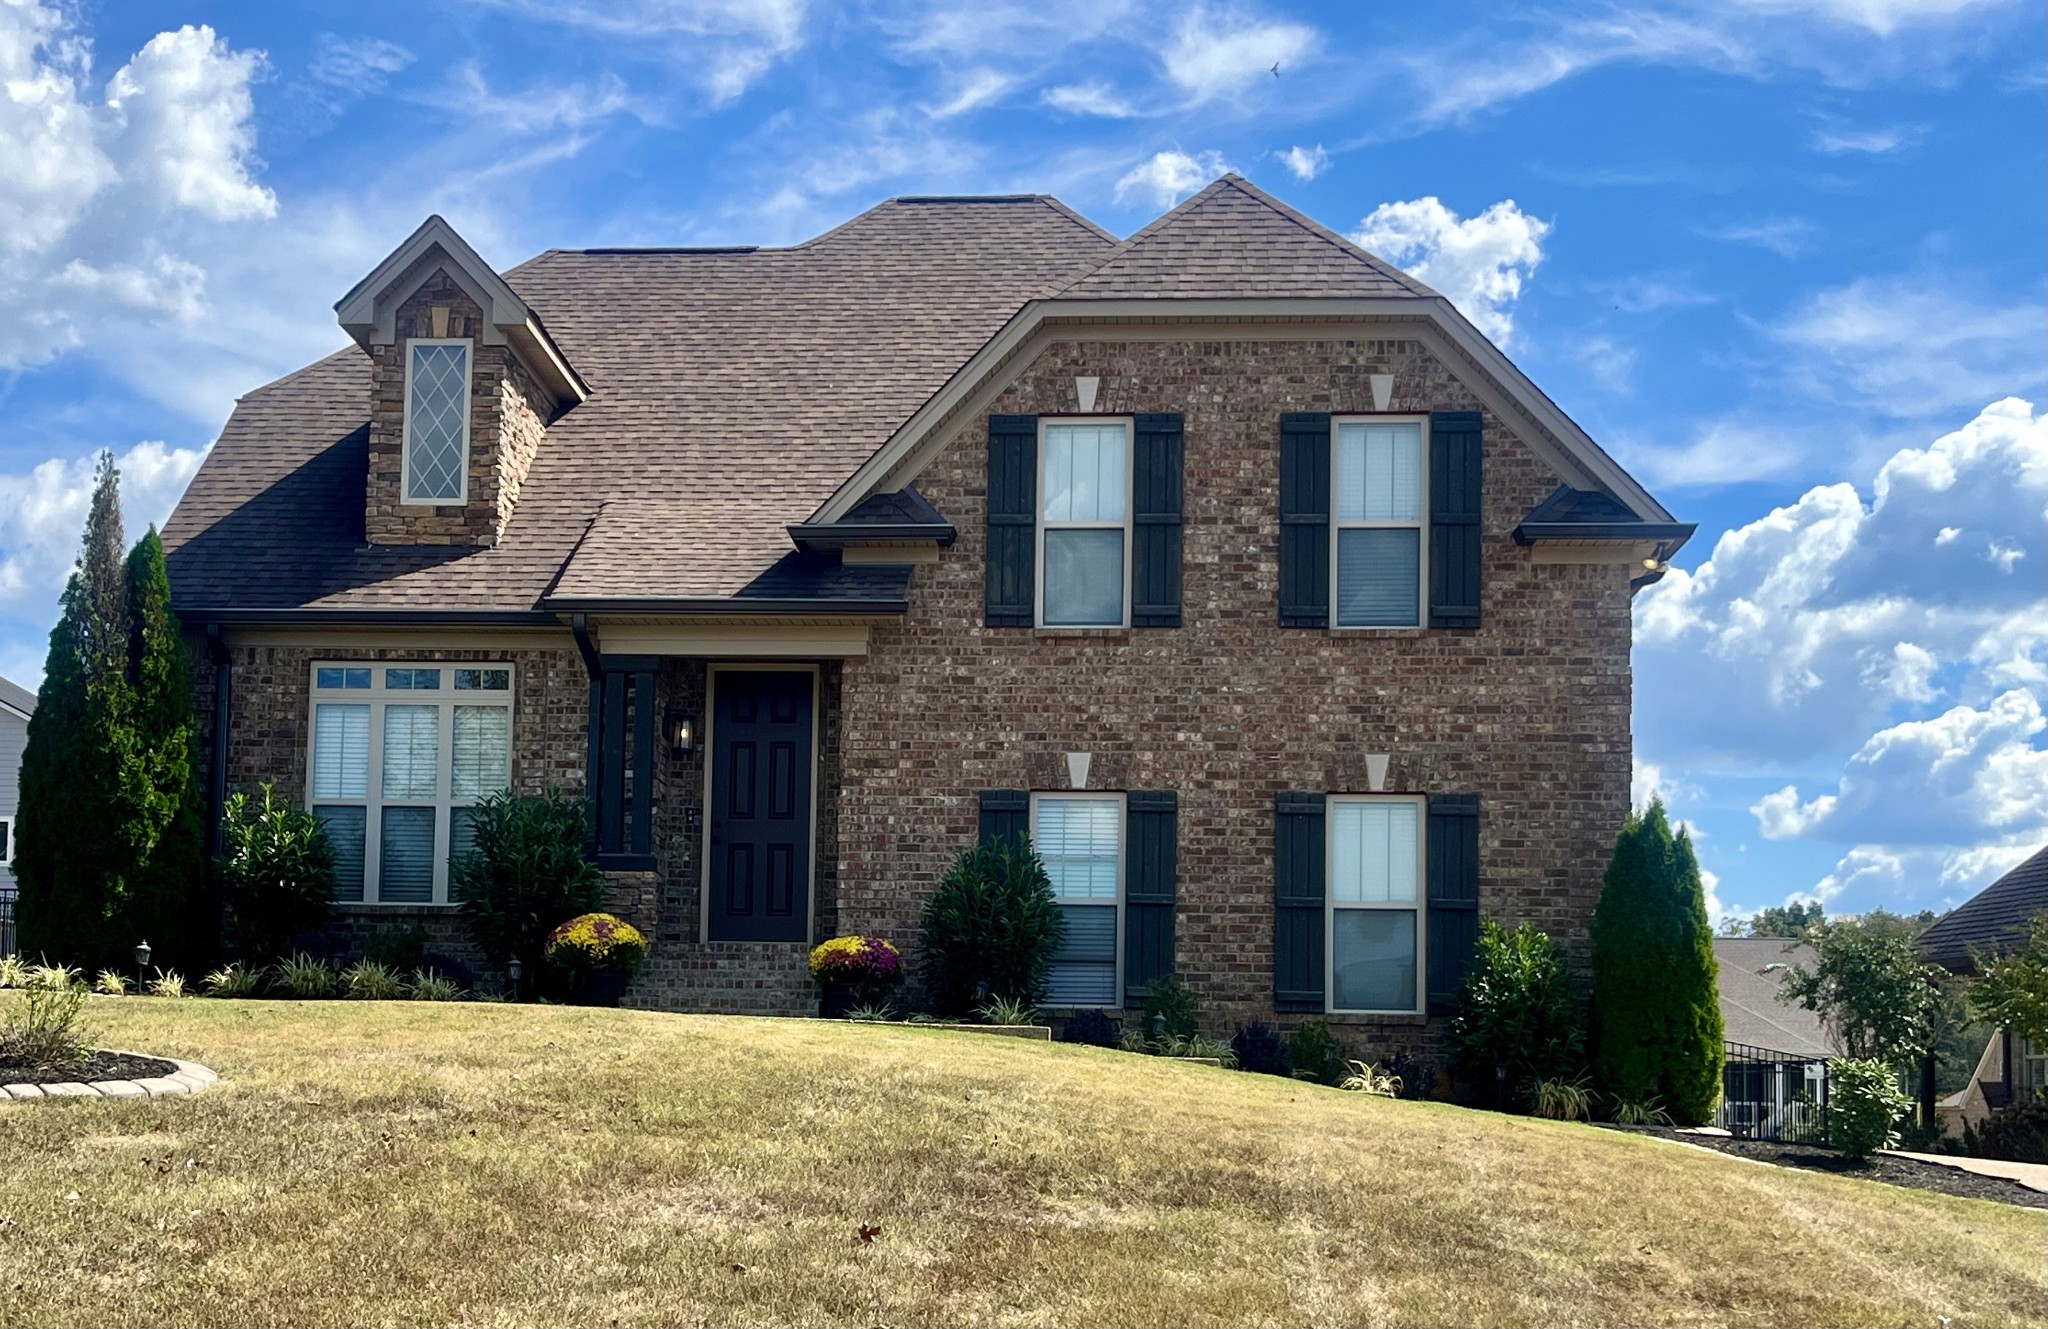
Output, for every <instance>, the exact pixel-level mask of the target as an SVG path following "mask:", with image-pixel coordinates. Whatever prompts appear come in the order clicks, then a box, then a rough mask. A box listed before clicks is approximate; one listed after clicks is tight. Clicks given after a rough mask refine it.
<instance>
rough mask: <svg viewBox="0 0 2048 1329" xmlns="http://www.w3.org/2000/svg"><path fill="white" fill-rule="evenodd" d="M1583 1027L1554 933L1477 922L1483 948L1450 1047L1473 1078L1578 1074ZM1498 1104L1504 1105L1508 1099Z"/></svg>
mask: <svg viewBox="0 0 2048 1329" xmlns="http://www.w3.org/2000/svg"><path fill="white" fill-rule="evenodd" d="M1584 1047H1585V1034H1584V1032H1583V1031H1582V1029H1581V1026H1580V1023H1579V1003H1578V999H1577V997H1576V996H1574V994H1573V992H1572V979H1571V973H1570V971H1569V970H1568V969H1567V968H1566V967H1565V958H1564V953H1563V952H1562V951H1560V950H1559V949H1558V946H1557V943H1556V942H1555V941H1553V940H1551V937H1550V934H1549V933H1547V932H1540V931H1538V930H1537V929H1536V928H1534V927H1531V926H1530V925H1529V924H1527V923H1524V924H1522V925H1521V926H1520V927H1518V928H1516V929H1515V930H1514V931H1512V932H1510V931H1508V930H1507V929H1506V928H1504V927H1502V926H1501V925H1500V923H1499V922H1498V921H1497V920H1495V919H1491V918H1489V919H1487V920H1486V921H1485V922H1483V923H1481V924H1480V925H1479V949H1478V953H1477V954H1476V955H1475V956H1474V957H1473V961H1472V967H1471V968H1470V969H1469V970H1468V971H1466V974H1465V987H1464V990H1463V991H1462V992H1461V993H1460V994H1459V996H1458V1011H1457V1014H1456V1015H1454V1016H1453V1017H1452V1019H1451V1051H1452V1055H1453V1056H1455V1057H1456V1058H1457V1066H1458V1071H1459V1073H1460V1074H1461V1075H1462V1076H1464V1077H1465V1079H1466V1082H1467V1083H1469V1084H1473V1085H1494V1086H1497V1085H1500V1084H1502V1083H1503V1081H1502V1079H1501V1078H1500V1070H1501V1068H1503V1067H1504V1068H1505V1069H1506V1071H1507V1077H1506V1080H1505V1082H1504V1083H1505V1084H1507V1085H1510V1086H1514V1087H1515V1088H1516V1090H1517V1091H1520V1090H1521V1089H1522V1087H1523V1086H1526V1085H1530V1084H1536V1083H1541V1082H1543V1081H1546V1080H1559V1079H1564V1078H1568V1077H1570V1076H1572V1075H1573V1074H1575V1073H1576V1072H1577V1071H1578V1069H1579V1055H1580V1052H1581V1051H1582V1050H1583V1049H1584ZM1499 1106H1501V1107H1506V1106H1507V1104H1505V1103H1502V1104H1500V1105H1499Z"/></svg>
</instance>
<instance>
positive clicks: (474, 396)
mask: <svg viewBox="0 0 2048 1329" xmlns="http://www.w3.org/2000/svg"><path fill="white" fill-rule="evenodd" d="M482 329H483V311H482V310H481V309H479V308H478V307H477V304H476V302H475V301H474V300H472V299H471V298H470V297H469V294H468V293H467V292H466V291H464V290H463V289H462V287H461V286H460V285H458V284H457V283H456V282H455V281H454V280H453V279H451V278H450V277H449V276H448V275H447V274H446V273H445V272H441V271H436V272H434V273H433V274H432V275H431V276H429V277H428V278H427V279H426V280H425V281H424V282H423V283H421V284H420V286H419V287H418V289H417V290H415V291H414V292H413V293H412V294H411V295H410V296H408V297H407V298H406V299H405V301H404V302H403V303H401V304H400V305H399V307H398V311H397V316H396V320H395V324H394V331H395V333H396V339H395V340H394V341H393V342H392V343H390V344H388V345H380V346H373V347H372V348H371V352H370V354H371V358H372V360H373V362H374V369H373V370H372V379H371V382H372V387H371V394H372V401H371V411H370V465H369V476H368V484H367V486H366V489H365V500H364V507H363V534H364V536H365V538H367V539H368V540H369V542H370V543H371V544H408V545H472V546H478V547H482V546H489V545H494V544H496V543H497V542H498V537H499V536H500V535H502V534H503V533H504V530H505V523H507V522H508V521H510V520H511V519H512V509H513V506H514V505H515V504H516V503H517V502H518V501H519V488H520V486H521V485H522V484H523V483H524V482H525V480H526V472H527V468H528V467H530V466H531V465H532V464H533V456H534V453H535V451H536V450H538V449H539V447H540V441H541V438H542V436H543V435H544V434H545V432H546V430H547V425H548V422H549V421H550V420H551V419H552V418H553V416H554V414H555V410H554V405H555V403H554V401H553V400H552V399H551V398H550V397H549V396H548V394H547V393H545V392H543V391H542V390H541V389H540V386H539V385H538V384H537V383H535V382H534V379H533V375H532V374H531V373H530V372H529V371H528V370H527V368H526V366H525V365H523V364H521V363H520V361H519V357H518V356H516V355H514V354H513V353H512V350H511V348H510V347H509V346H504V345H495V346H494V345H490V344H488V343H487V342H486V341H485V340H484V338H483V336H482ZM419 337H432V338H436V339H466V340H467V341H468V342H469V343H470V376H469V378H470V386H469V456H468V483H467V495H466V498H465V501H464V502H462V503H459V504H456V503H450V504H428V503H408V502H406V501H405V496H404V475H403V467H404V450H405V419H406V400H405V396H406V357H407V355H408V354H409V344H410V343H411V341H412V340H413V339H414V338H419Z"/></svg>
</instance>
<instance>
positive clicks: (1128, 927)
mask: <svg viewBox="0 0 2048 1329" xmlns="http://www.w3.org/2000/svg"><path fill="white" fill-rule="evenodd" d="M1124 812H1125V835H1126V839H1125V841H1124V843H1125V845H1126V846H1127V848H1126V850H1125V859H1124V1000H1125V1003H1126V1004H1139V1003H1142V1002H1143V1001H1144V1000H1145V998H1147V997H1149V996H1151V995H1152V984H1153V983H1155V982H1157V981H1158V980H1159V979H1162V978H1165V977H1167V976H1168V975H1170V974H1172V973H1173V904H1174V895H1175V890H1174V879H1175V876H1176V867H1177V864H1178V861H1179V850H1178V847H1177V845H1176V841H1177V840H1178V839H1179V826H1180V800H1179V799H1178V798H1177V797H1176V796H1175V795H1174V793H1173V791H1172V790H1170V789H1166V790H1136V789H1134V790H1132V791H1131V792H1130V793H1128V794H1126V795H1124Z"/></svg>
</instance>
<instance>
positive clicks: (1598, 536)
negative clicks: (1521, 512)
mask: <svg viewBox="0 0 2048 1329" xmlns="http://www.w3.org/2000/svg"><path fill="white" fill-rule="evenodd" d="M1698 529H1699V523H1697V522H1690V521H1536V522H1529V521H1525V522H1523V523H1522V524H1521V525H1519V526H1517V527H1515V543H1516V544H1518V545H1532V544H1535V543H1536V542H1537V541H1538V540H1660V541H1662V540H1669V541H1673V542H1674V543H1673V544H1672V546H1671V549H1670V551H1669V552H1670V553H1674V554H1675V553H1677V552H1678V547H1679V545H1682V544H1684V543H1685V542H1686V541H1687V540H1690V539H1691V538H1692V533H1693V532H1694V531H1696V530H1698Z"/></svg>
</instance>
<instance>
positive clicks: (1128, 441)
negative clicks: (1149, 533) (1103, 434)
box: [1031, 415, 1138, 632]
mask: <svg viewBox="0 0 2048 1329" xmlns="http://www.w3.org/2000/svg"><path fill="white" fill-rule="evenodd" d="M1063 425H1117V426H1120V427H1121V428H1122V429H1123V431H1124V519H1123V520H1122V521H1120V522H1119V521H1058V522H1055V521H1048V520H1047V518H1046V516H1045V458H1046V450H1045V431H1046V430H1047V429H1049V428H1054V427H1058V426H1063ZM1137 425H1138V422H1137V418H1136V417H1135V416H1129V415H1041V416H1039V417H1038V449H1037V451H1038V460H1037V463H1036V470H1035V473H1034V475H1033V477H1032V499H1031V506H1032V513H1031V527H1032V554H1031V557H1032V560H1033V563H1032V571H1033V573H1034V575H1033V577H1032V579H1031V598H1032V609H1031V617H1032V621H1033V622H1034V623H1036V624H1037V625H1038V626H1039V627H1041V628H1052V629H1055V630H1060V631H1066V630H1072V631H1075V632H1087V631H1090V630H1098V631H1106V630H1113V629H1116V628H1127V627H1129V626H1130V625H1131V514H1132V513H1133V512H1134V511H1135V510H1136V509H1137V506H1138V495H1137V477H1138V429H1137ZM1048 526H1050V527H1051V528H1053V529H1055V530H1061V531H1119V530H1120V531H1122V532H1123V533H1124V592H1123V601H1124V604H1123V609H1124V612H1123V617H1122V618H1121V619H1119V620H1118V621H1117V622H1115V623H1048V622H1046V620H1045V532H1046V529H1047V527H1048Z"/></svg>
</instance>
